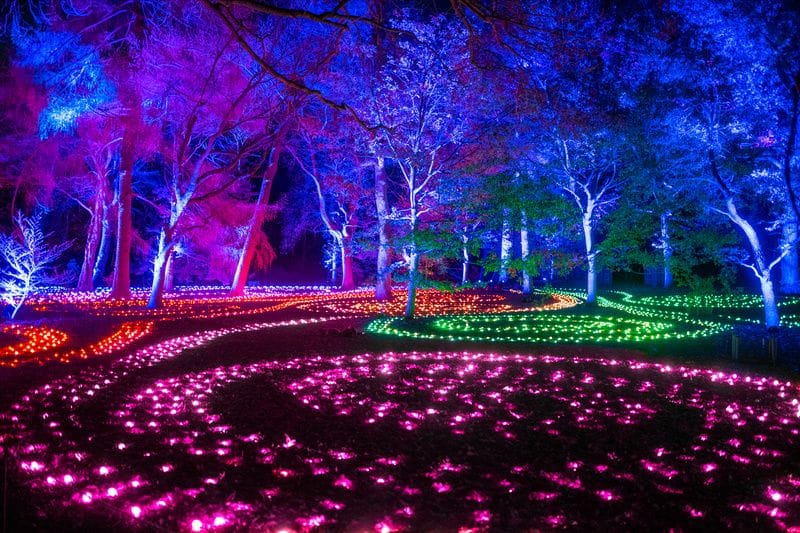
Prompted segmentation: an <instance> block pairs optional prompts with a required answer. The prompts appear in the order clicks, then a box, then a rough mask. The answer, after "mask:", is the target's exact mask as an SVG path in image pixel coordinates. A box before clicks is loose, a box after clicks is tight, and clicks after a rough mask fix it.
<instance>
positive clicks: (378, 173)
mask: <svg viewBox="0 0 800 533" xmlns="http://www.w3.org/2000/svg"><path fill="white" fill-rule="evenodd" d="M375 207H376V210H377V214H378V262H377V271H376V274H375V299H376V300H378V301H388V300H391V299H392V272H391V270H390V269H389V222H388V221H389V208H388V204H387V201H386V169H385V168H384V160H383V157H378V158H377V161H376V164H375Z"/></svg>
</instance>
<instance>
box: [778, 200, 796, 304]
mask: <svg viewBox="0 0 800 533" xmlns="http://www.w3.org/2000/svg"><path fill="white" fill-rule="evenodd" d="M781 244H782V245H783V246H784V247H788V248H789V252H788V253H787V254H786V257H784V258H783V260H782V261H781V285H780V288H781V292H782V293H783V294H800V279H798V272H797V269H798V266H800V265H799V262H798V254H797V220H796V219H795V218H794V216H793V215H792V216H790V217H789V219H788V220H787V221H786V222H784V224H783V235H782V238H781Z"/></svg>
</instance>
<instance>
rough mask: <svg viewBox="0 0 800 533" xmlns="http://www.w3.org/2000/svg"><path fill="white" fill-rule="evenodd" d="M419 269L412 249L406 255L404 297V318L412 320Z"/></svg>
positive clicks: (414, 250)
mask: <svg viewBox="0 0 800 533" xmlns="http://www.w3.org/2000/svg"><path fill="white" fill-rule="evenodd" d="M418 267H419V254H418V253H417V250H416V247H413V248H412V250H411V252H410V253H409V254H408V295H407V296H406V310H405V317H406V318H413V317H414V310H415V306H416V300H417V281H418V280H417V277H418V276H417V269H418Z"/></svg>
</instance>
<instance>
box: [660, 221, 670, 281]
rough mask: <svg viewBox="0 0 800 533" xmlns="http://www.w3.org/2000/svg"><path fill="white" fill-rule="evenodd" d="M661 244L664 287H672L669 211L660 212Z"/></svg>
mask: <svg viewBox="0 0 800 533" xmlns="http://www.w3.org/2000/svg"><path fill="white" fill-rule="evenodd" d="M661 246H662V253H663V254H664V288H665V289H669V288H670V287H672V269H671V264H670V263H671V261H672V242H671V240H670V234H669V213H661Z"/></svg>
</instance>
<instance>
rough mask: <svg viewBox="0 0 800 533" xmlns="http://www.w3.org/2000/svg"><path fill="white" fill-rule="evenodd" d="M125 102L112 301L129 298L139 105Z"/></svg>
mask: <svg viewBox="0 0 800 533" xmlns="http://www.w3.org/2000/svg"><path fill="white" fill-rule="evenodd" d="M132 100H133V101H132V102H130V103H129V108H130V111H129V113H128V117H127V118H126V120H125V131H124V133H123V135H122V147H121V149H120V172H119V179H118V182H117V187H118V198H119V200H118V204H117V249H116V253H115V255H114V280H113V282H112V285H111V297H112V298H130V297H131V243H132V241H133V220H132V215H131V208H132V203H133V165H134V162H135V158H136V141H137V138H136V137H137V135H136V133H137V131H136V130H137V129H138V126H139V123H140V122H141V120H140V111H141V109H140V107H141V106H140V105H139V102H138V100H137V99H136V98H133V99H132Z"/></svg>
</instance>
